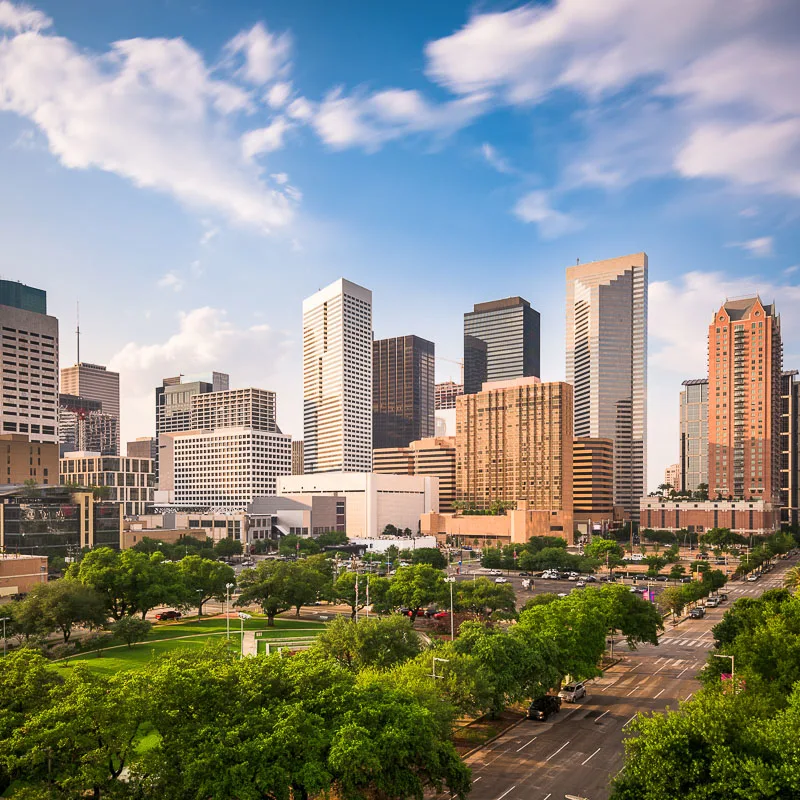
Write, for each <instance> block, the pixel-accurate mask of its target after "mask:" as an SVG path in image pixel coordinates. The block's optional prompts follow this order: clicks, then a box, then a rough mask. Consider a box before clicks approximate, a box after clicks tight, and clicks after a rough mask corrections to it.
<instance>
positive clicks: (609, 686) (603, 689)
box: [600, 677, 622, 692]
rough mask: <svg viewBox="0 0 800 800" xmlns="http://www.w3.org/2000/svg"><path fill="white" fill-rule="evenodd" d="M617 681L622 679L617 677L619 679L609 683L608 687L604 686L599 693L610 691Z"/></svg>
mask: <svg viewBox="0 0 800 800" xmlns="http://www.w3.org/2000/svg"><path fill="white" fill-rule="evenodd" d="M619 680H622V678H621V677H619V678H617V680H616V681H611V683H609V684H608V686H604V687H603V688H602V689H601V690H600V691H601V692H604V691H605V690H606V689H610V688H611V687H612V686H613V685H614V684H615V683H616V682H617V681H619Z"/></svg>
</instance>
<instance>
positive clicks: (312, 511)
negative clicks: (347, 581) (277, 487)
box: [247, 494, 347, 541]
mask: <svg viewBox="0 0 800 800" xmlns="http://www.w3.org/2000/svg"><path fill="white" fill-rule="evenodd" d="M346 506H347V501H346V499H345V498H344V497H330V496H326V495H304V494H297V495H293V496H292V497H257V498H256V499H255V500H253V502H252V503H251V504H250V505H249V506H248V508H247V518H248V524H249V540H250V541H256V540H258V539H276V538H278V537H280V536H286V535H290V534H295V535H297V536H319V535H320V534H322V533H329V532H331V531H339V532H342V533H344V531H345V527H346V519H347V517H346V510H345V509H346Z"/></svg>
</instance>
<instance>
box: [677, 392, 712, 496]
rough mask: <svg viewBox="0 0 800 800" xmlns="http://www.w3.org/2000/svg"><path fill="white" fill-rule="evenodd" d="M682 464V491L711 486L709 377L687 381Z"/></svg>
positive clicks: (683, 414)
mask: <svg viewBox="0 0 800 800" xmlns="http://www.w3.org/2000/svg"><path fill="white" fill-rule="evenodd" d="M679 466H680V472H681V474H680V486H679V488H680V490H681V491H683V492H687V491H688V492H696V491H697V487H698V486H699V485H700V484H701V483H704V484H706V486H708V378H697V379H695V380H690V381H684V382H683V391H682V392H681V452H680V461H679Z"/></svg>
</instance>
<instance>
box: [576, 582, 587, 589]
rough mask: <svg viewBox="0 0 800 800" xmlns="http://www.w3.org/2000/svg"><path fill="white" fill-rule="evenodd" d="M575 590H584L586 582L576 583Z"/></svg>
mask: <svg viewBox="0 0 800 800" xmlns="http://www.w3.org/2000/svg"><path fill="white" fill-rule="evenodd" d="M575 588H576V589H585V588H586V581H578V582H577V583H576V584H575Z"/></svg>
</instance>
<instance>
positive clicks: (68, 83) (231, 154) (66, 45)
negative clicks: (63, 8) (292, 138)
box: [0, 7, 294, 230]
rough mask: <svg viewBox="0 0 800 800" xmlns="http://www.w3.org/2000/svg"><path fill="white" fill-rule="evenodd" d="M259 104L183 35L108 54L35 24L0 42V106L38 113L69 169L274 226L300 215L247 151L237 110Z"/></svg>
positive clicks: (123, 45)
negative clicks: (218, 73) (106, 175)
mask: <svg viewBox="0 0 800 800" xmlns="http://www.w3.org/2000/svg"><path fill="white" fill-rule="evenodd" d="M4 8H5V7H4ZM17 8H19V7H17ZM6 16H8V13H7V8H6ZM250 107H251V100H250V96H249V94H248V93H247V92H246V91H245V90H243V89H242V88H241V87H240V86H238V85H236V84H235V83H233V82H231V81H227V80H220V79H218V78H214V77H212V76H211V73H210V71H209V68H208V67H207V66H206V64H205V63H204V61H203V59H202V57H201V56H200V54H199V53H198V52H197V51H195V50H194V49H192V48H191V47H190V46H189V45H187V44H186V42H184V41H183V40H182V39H130V40H127V41H121V42H116V43H114V44H113V45H112V46H111V49H110V51H109V52H107V53H103V54H93V53H91V52H88V51H86V50H85V49H83V48H78V47H77V46H76V45H74V44H73V43H72V42H70V41H69V40H67V39H64V38H61V37H57V36H53V35H46V34H43V33H37V32H33V31H27V32H24V33H20V34H18V35H16V36H11V37H8V38H5V39H0V111H10V112H13V113H16V114H18V115H19V116H21V117H24V118H26V119H29V120H31V121H32V122H33V123H34V124H35V125H36V126H37V127H38V128H39V130H40V131H41V132H42V133H43V134H44V136H45V137H46V140H47V143H48V146H49V149H50V152H51V153H52V154H53V155H54V156H55V157H56V158H57V159H58V160H59V161H60V163H61V164H62V165H63V166H65V167H67V168H70V169H90V168H98V169H102V170H105V171H107V172H112V173H114V174H116V175H119V176H121V177H123V178H126V179H127V180H130V181H131V182H132V183H133V184H134V185H136V186H139V187H145V188H149V189H155V190H157V191H160V192H165V193H167V194H170V195H172V196H173V197H175V198H176V199H177V200H179V201H180V202H182V203H184V204H186V205H188V206H190V207H193V208H205V209H214V210H216V211H218V212H221V213H222V214H224V215H225V216H227V217H228V218H229V219H230V220H232V221H234V222H237V223H244V224H249V225H253V226H256V227H258V228H260V229H262V230H270V229H274V228H278V227H281V226H285V225H287V224H288V223H289V222H290V221H291V219H292V216H293V211H294V203H293V202H292V201H291V199H290V198H288V197H287V196H286V195H285V194H283V193H282V192H280V191H278V190H276V189H275V188H273V187H270V186H269V185H268V184H267V183H265V182H264V181H262V180H261V178H260V176H259V171H258V170H257V169H255V168H254V167H253V165H252V164H250V163H248V162H247V160H246V159H245V158H243V156H242V154H241V150H240V147H239V142H238V136H237V135H236V134H235V133H234V132H233V131H232V130H231V117H232V115H234V114H236V113H238V112H241V111H245V110H248V109H249V108H250Z"/></svg>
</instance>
